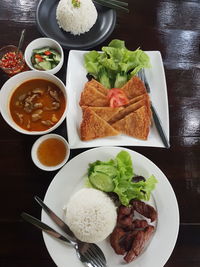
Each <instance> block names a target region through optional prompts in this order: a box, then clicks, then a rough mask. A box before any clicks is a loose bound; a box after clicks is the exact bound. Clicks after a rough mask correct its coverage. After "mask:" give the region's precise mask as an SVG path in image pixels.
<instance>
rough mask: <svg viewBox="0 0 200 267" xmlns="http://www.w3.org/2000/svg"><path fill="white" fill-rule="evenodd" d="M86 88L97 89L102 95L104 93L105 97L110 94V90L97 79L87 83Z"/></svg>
mask: <svg viewBox="0 0 200 267" xmlns="http://www.w3.org/2000/svg"><path fill="white" fill-rule="evenodd" d="M85 86H89V87H91V86H92V87H95V88H96V89H97V90H98V91H99V92H100V93H102V94H103V95H105V96H107V94H108V89H107V88H106V87H104V86H103V85H102V84H101V83H99V82H98V81H96V80H95V79H92V80H91V81H89V82H87V83H86V85H85Z"/></svg>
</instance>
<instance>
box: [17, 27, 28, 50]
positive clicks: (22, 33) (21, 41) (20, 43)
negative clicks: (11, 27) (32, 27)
mask: <svg viewBox="0 0 200 267" xmlns="http://www.w3.org/2000/svg"><path fill="white" fill-rule="evenodd" d="M25 31H26V30H25V29H23V30H22V32H21V36H20V39H19V43H18V47H17V54H18V53H19V51H20V50H21V48H22V44H23V42H24V36H25Z"/></svg>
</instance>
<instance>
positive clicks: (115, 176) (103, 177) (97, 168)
mask: <svg viewBox="0 0 200 267" xmlns="http://www.w3.org/2000/svg"><path fill="white" fill-rule="evenodd" d="M134 176H135V174H134V171H133V166H132V160H131V157H130V155H129V153H128V152H127V151H121V152H120V153H118V155H117V156H116V158H115V159H111V160H109V161H106V162H104V161H99V160H98V161H95V162H93V163H91V164H90V165H89V169H88V180H89V183H88V185H90V187H91V186H92V187H94V188H97V189H99V190H101V191H104V192H115V193H116V194H117V195H118V197H119V200H120V202H121V203H122V204H123V205H125V206H128V205H129V202H130V200H131V199H133V198H136V199H139V200H147V201H148V200H149V199H150V195H151V192H152V190H154V188H155V185H156V183H157V180H156V178H155V177H154V175H151V176H150V177H149V178H148V179H146V180H145V181H139V182H133V181H132V178H133V177H134Z"/></svg>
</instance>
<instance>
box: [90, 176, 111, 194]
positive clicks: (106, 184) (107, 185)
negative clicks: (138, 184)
mask: <svg viewBox="0 0 200 267" xmlns="http://www.w3.org/2000/svg"><path fill="white" fill-rule="evenodd" d="M89 181H90V183H91V184H92V185H93V186H94V187H95V188H97V189H99V190H101V191H104V192H112V191H113V190H114V188H115V185H114V183H113V180H112V178H111V177H110V176H108V175H106V174H105V173H101V172H93V173H92V174H91V175H90V176H89Z"/></svg>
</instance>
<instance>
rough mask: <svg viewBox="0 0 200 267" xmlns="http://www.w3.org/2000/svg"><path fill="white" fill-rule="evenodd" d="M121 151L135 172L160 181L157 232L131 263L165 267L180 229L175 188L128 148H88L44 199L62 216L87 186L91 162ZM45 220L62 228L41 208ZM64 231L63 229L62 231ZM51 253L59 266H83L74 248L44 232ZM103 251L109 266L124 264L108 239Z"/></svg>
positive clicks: (156, 193) (58, 177)
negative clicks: (86, 175) (84, 186)
mask: <svg viewBox="0 0 200 267" xmlns="http://www.w3.org/2000/svg"><path fill="white" fill-rule="evenodd" d="M121 150H126V151H128V152H129V153H130V155H131V158H132V162H133V169H134V173H136V174H138V175H143V176H145V177H149V176H150V175H151V174H154V175H155V177H156V178H157V180H158V184H157V185H156V189H155V190H154V192H153V199H154V200H155V204H156V208H157V211H158V222H157V227H156V232H155V234H154V236H153V238H152V240H151V242H150V244H149V246H148V247H147V249H145V251H144V252H143V253H142V254H141V255H140V256H139V257H138V258H137V259H136V260H135V261H133V262H132V263H130V264H129V265H128V266H134V267H141V266H142V267H150V266H153V267H162V266H164V265H165V263H166V262H167V260H168V259H169V257H170V255H171V253H172V251H173V248H174V246H175V243H176V239H177V235H178V229H179V210H178V204H177V200H176V196H175V194H174V191H173V189H172V187H171V185H170V183H169V181H168V179H167V178H166V176H165V175H164V174H163V172H162V171H161V170H160V169H159V168H158V167H157V166H156V165H155V164H154V163H153V162H152V161H150V160H149V159H147V158H146V157H144V156H143V155H141V154H139V153H137V152H134V151H132V150H129V149H125V148H122V147H121V148H120V147H99V148H94V149H90V150H88V151H85V152H83V153H81V154H79V155H78V156H76V157H75V158H73V159H72V160H70V161H69V162H68V163H67V164H66V165H65V166H64V167H63V168H62V169H61V170H60V171H59V172H58V173H57V175H56V176H55V178H54V179H53V180H52V182H51V184H50V186H49V188H48V190H47V192H46V195H45V198H44V202H45V203H46V204H47V205H48V206H49V207H50V208H51V209H52V210H53V211H55V213H56V214H57V215H58V216H60V217H61V218H63V207H64V205H65V204H66V203H67V201H68V199H69V197H70V196H71V195H72V194H73V193H74V192H76V191H77V190H79V189H80V188H81V187H83V185H84V176H85V174H86V173H87V169H88V164H89V163H91V162H94V161H95V160H102V161H107V160H109V159H111V158H114V157H115V156H116V155H117V154H118V153H119V152H120V151H121ZM42 221H44V222H45V223H47V224H48V225H50V226H52V227H53V228H54V229H56V230H58V231H59V228H58V227H57V226H56V225H55V224H54V223H53V222H52V221H51V219H50V218H49V217H48V216H47V215H46V214H45V213H44V212H43V211H42ZM60 232H61V231H60ZM43 237H44V241H45V244H46V247H47V250H48V252H49V254H50V255H51V257H52V259H53V260H54V262H55V263H56V265H57V266H59V267H68V266H73V267H83V264H82V263H81V262H80V261H79V260H78V258H77V256H76V253H75V250H74V248H73V247H70V246H69V245H67V244H64V243H63V242H61V241H59V240H55V239H54V238H52V237H50V236H48V235H47V234H46V233H44V234H43ZM98 245H99V246H100V247H101V249H102V250H103V252H104V254H105V256H106V259H107V266H108V267H117V266H121V267H122V266H124V264H123V256H119V255H116V254H115V253H114V251H113V249H112V247H111V246H110V244H109V242H108V240H105V241H103V242H100V243H98Z"/></svg>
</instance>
